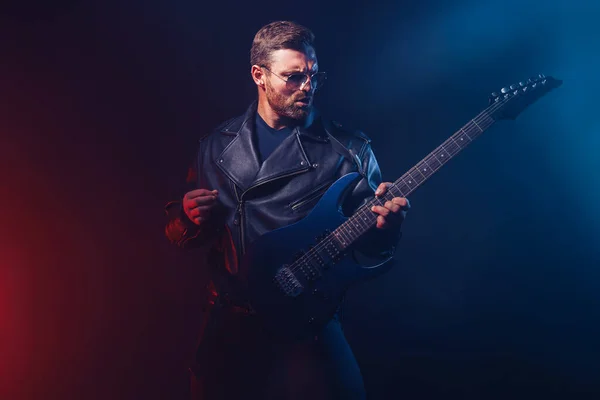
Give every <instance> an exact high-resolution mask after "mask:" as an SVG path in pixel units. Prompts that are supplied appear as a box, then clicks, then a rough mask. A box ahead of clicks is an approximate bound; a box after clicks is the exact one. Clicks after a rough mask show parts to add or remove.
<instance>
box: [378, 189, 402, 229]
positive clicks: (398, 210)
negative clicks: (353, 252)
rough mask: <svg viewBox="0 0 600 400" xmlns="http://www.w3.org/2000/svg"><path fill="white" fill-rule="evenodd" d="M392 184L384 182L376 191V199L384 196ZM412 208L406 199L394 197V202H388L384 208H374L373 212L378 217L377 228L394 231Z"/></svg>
mask: <svg viewBox="0 0 600 400" xmlns="http://www.w3.org/2000/svg"><path fill="white" fill-rule="evenodd" d="M391 184H392V183H391V182H383V183H381V184H380V185H379V187H378V188H377V190H376V191H375V196H376V197H381V196H383V195H384V194H385V193H386V192H387V189H388V186H390V185H391ZM409 208H410V202H409V201H408V199H407V198H405V197H394V198H393V199H392V200H389V201H386V202H385V204H384V205H383V207H382V206H373V207H372V208H371V211H373V212H374V213H376V214H379V215H378V216H377V228H379V229H393V228H399V227H400V225H401V224H402V221H404V218H405V217H406V212H407V211H408V209H409Z"/></svg>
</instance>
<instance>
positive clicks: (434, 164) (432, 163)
mask: <svg viewBox="0 0 600 400" xmlns="http://www.w3.org/2000/svg"><path fill="white" fill-rule="evenodd" d="M427 165H429V167H430V168H431V169H432V170H433V171H437V170H438V168H440V167H441V166H442V163H441V162H440V161H439V160H438V159H437V158H436V156H435V154H431V155H429V156H428V157H427Z"/></svg>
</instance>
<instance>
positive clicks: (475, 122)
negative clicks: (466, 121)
mask: <svg viewBox="0 0 600 400" xmlns="http://www.w3.org/2000/svg"><path fill="white" fill-rule="evenodd" d="M471 121H472V122H473V123H474V124H475V126H477V127H478V128H479V130H480V131H481V132H483V129H481V127H480V126H479V125H478V124H477V122H475V120H474V119H472V120H471Z"/></svg>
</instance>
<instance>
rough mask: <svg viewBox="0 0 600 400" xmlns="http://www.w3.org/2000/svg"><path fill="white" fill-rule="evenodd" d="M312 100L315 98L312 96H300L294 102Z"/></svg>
mask: <svg viewBox="0 0 600 400" xmlns="http://www.w3.org/2000/svg"><path fill="white" fill-rule="evenodd" d="M312 98H313V97H312V96H298V97H296V98H295V99H294V101H302V100H308V101H310V100H312Z"/></svg>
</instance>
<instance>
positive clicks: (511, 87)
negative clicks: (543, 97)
mask: <svg viewBox="0 0 600 400" xmlns="http://www.w3.org/2000/svg"><path fill="white" fill-rule="evenodd" d="M517 88H518V86H517V85H510V90H516V89H517Z"/></svg>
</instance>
